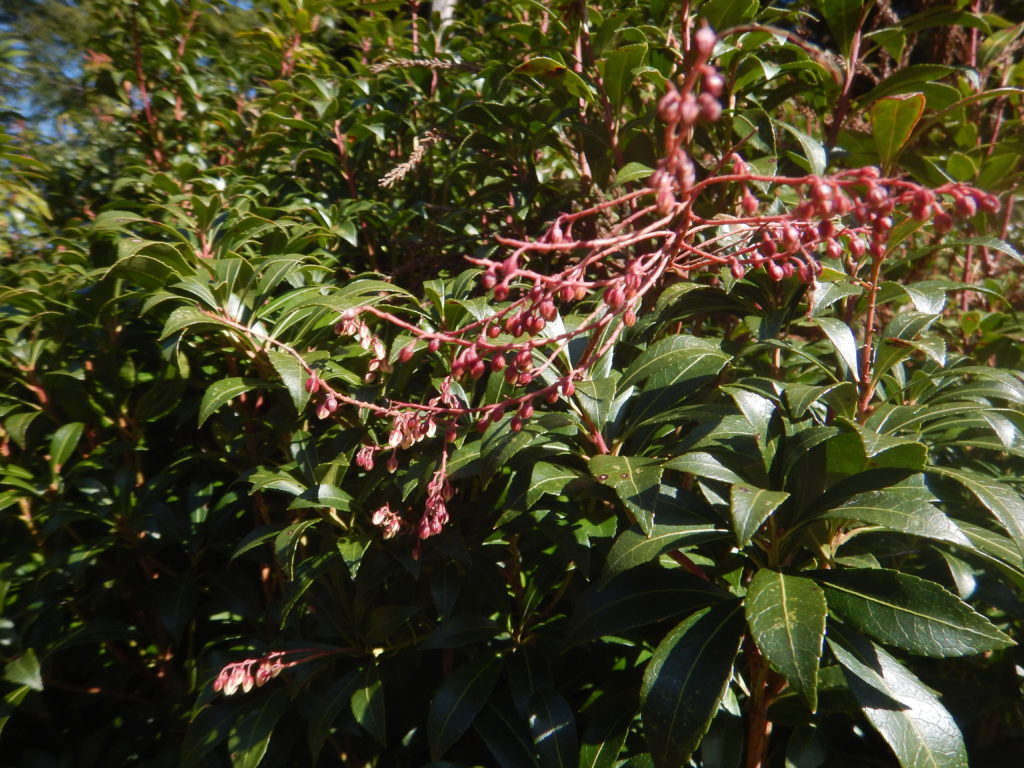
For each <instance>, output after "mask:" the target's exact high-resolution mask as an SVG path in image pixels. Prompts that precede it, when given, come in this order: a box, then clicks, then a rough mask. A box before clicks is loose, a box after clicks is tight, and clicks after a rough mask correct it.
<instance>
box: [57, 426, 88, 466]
mask: <svg viewBox="0 0 1024 768" xmlns="http://www.w3.org/2000/svg"><path fill="white" fill-rule="evenodd" d="M83 429H85V424H83V423H82V422H80V421H73V422H71V423H70V424H64V425H63V426H61V427H60V429H58V430H57V431H56V432H54V433H53V437H51V438H50V471H51V472H53V474H55V475H56V474H58V473H59V472H60V470H61V468H62V467H63V466H64V464H65V463H66V462H67V460H68V459H70V458H71V454H72V453H74V450H75V448H76V447H77V446H78V441H79V439H80V438H81V437H82V430H83Z"/></svg>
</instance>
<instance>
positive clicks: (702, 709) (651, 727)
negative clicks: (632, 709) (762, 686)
mask: <svg viewBox="0 0 1024 768" xmlns="http://www.w3.org/2000/svg"><path fill="white" fill-rule="evenodd" d="M744 626H745V622H744V620H743V611H742V608H741V606H740V605H739V604H737V603H736V602H731V601H730V602H725V603H721V604H720V605H717V606H714V607H712V608H708V609H706V610H703V611H701V612H699V613H696V614H694V615H693V616H690V617H689V618H687V619H685V620H684V621H683V622H682V623H681V624H679V626H677V627H676V628H675V629H673V630H672V631H671V632H670V633H669V634H668V635H667V636H666V637H665V639H664V640H662V641H661V643H660V644H659V645H658V647H657V648H656V649H655V651H654V655H653V656H652V657H651V660H650V662H648V664H647V669H646V671H645V672H644V683H643V687H642V689H641V696H642V704H641V708H640V712H641V719H642V721H643V727H644V736H645V738H646V739H647V745H648V747H649V748H650V751H651V756H652V757H653V758H654V764H655V765H656V766H658V768H670V767H671V768H674V766H679V765H684V764H685V763H686V761H687V760H688V759H689V757H690V755H692V754H693V751H694V750H695V749H696V748H697V745H698V744H700V740H701V739H702V738H703V736H704V734H705V733H706V732H707V729H708V727H709V726H710V725H711V720H712V719H713V718H714V716H715V712H716V711H717V710H718V705H719V703H720V702H721V700H722V696H724V695H725V690H726V687H727V686H728V685H729V680H730V679H731V677H732V668H733V662H734V660H735V657H736V652H737V651H738V649H739V645H740V640H741V639H742V636H743V630H744Z"/></svg>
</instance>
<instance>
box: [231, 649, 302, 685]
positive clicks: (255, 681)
mask: <svg viewBox="0 0 1024 768" xmlns="http://www.w3.org/2000/svg"><path fill="white" fill-rule="evenodd" d="M303 661H306V659H298V660H294V661H285V652H284V651H274V652H273V653H268V654H267V655H266V656H262V657H259V658H255V659H246V660H245V661H236V662H234V663H232V664H228V665H227V666H225V667H224V669H222V670H221V671H220V674H219V675H217V679H216V680H214V682H213V690H214V691H218V692H220V691H223V692H224V695H225V696H231V695H232V694H233V693H236V692H237V691H238V690H239V689H241V690H242V691H244V692H245V693H248V692H249V691H251V690H252V689H253V687H256V688H259V687H260V686H262V685H264V684H265V683H266V682H267V681H268V680H271V679H272V678H275V677H277V676H278V675H279V674H281V672H283V671H284V670H286V669H288V668H289V667H294V666H295V665H296V664H300V663H302V662H303Z"/></svg>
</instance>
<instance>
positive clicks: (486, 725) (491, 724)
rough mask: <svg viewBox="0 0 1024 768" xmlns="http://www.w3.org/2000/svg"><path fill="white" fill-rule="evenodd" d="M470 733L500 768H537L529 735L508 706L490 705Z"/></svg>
mask: <svg viewBox="0 0 1024 768" xmlns="http://www.w3.org/2000/svg"><path fill="white" fill-rule="evenodd" d="M473 730H475V731H476V732H477V734H478V735H479V736H480V738H481V739H482V740H483V742H484V744H486V745H487V749H489V750H490V751H491V754H492V755H494V759H495V760H497V761H498V765H499V766H501V768H539V763H538V762H537V758H536V757H535V756H534V754H533V741H532V740H531V738H530V733H529V731H528V730H527V727H526V724H525V723H523V722H522V720H521V719H520V717H519V715H518V714H517V713H516V711H515V709H513V708H512V705H511V704H508V705H495V704H489V705H488V706H487V709H486V710H484V712H483V713H482V714H481V715H480V716H479V717H477V719H476V720H475V721H474V723H473Z"/></svg>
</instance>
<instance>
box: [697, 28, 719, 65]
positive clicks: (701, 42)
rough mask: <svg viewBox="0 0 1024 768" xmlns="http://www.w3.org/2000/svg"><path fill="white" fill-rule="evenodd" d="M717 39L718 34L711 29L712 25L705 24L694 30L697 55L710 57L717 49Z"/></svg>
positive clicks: (704, 57)
mask: <svg viewBox="0 0 1024 768" xmlns="http://www.w3.org/2000/svg"><path fill="white" fill-rule="evenodd" d="M717 40H718V36H717V35H716V34H715V33H714V32H712V31H711V27H708V26H703V27H701V28H700V29H698V30H697V31H696V32H694V33H693V47H694V48H695V49H696V51H697V56H699V57H700V58H701V59H704V60H706V59H708V58H709V57H710V56H711V53H712V51H714V50H715V43H716V42H717Z"/></svg>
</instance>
